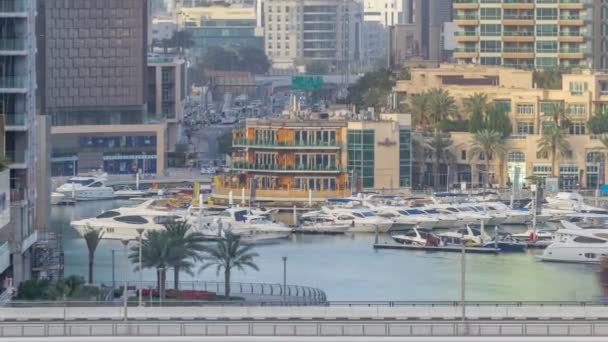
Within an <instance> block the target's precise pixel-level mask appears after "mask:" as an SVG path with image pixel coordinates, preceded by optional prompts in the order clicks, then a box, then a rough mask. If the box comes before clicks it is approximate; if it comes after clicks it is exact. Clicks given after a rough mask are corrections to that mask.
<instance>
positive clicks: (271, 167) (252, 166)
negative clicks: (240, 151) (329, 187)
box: [232, 162, 343, 172]
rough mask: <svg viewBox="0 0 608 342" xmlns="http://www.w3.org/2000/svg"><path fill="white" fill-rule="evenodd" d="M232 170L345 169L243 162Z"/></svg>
mask: <svg viewBox="0 0 608 342" xmlns="http://www.w3.org/2000/svg"><path fill="white" fill-rule="evenodd" d="M232 168H233V169H236V170H260V171H325V172H342V170H343V168H342V166H339V165H317V164H314V165H281V164H249V163H242V162H234V163H232Z"/></svg>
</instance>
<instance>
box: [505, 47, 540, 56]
mask: <svg viewBox="0 0 608 342" xmlns="http://www.w3.org/2000/svg"><path fill="white" fill-rule="evenodd" d="M502 57H503V58H519V59H531V58H534V48H533V47H509V46H507V47H504V48H503V50H502Z"/></svg>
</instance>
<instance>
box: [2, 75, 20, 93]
mask: <svg viewBox="0 0 608 342" xmlns="http://www.w3.org/2000/svg"><path fill="white" fill-rule="evenodd" d="M0 92H5V93H8V92H18V93H21V92H27V77H25V76H0Z"/></svg>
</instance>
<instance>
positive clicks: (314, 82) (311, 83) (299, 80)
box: [291, 76, 323, 90]
mask: <svg viewBox="0 0 608 342" xmlns="http://www.w3.org/2000/svg"><path fill="white" fill-rule="evenodd" d="M291 88H292V89H297V90H321V89H323V77H322V76H292V77H291Z"/></svg>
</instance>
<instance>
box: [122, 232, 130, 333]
mask: <svg viewBox="0 0 608 342" xmlns="http://www.w3.org/2000/svg"><path fill="white" fill-rule="evenodd" d="M122 245H123V246H124V247H125V274H124V275H123V276H124V284H123V289H122V297H123V314H124V320H125V321H126V320H127V317H128V316H127V297H128V296H127V275H128V274H129V272H128V270H129V251H128V246H129V240H127V239H125V240H122Z"/></svg>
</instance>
